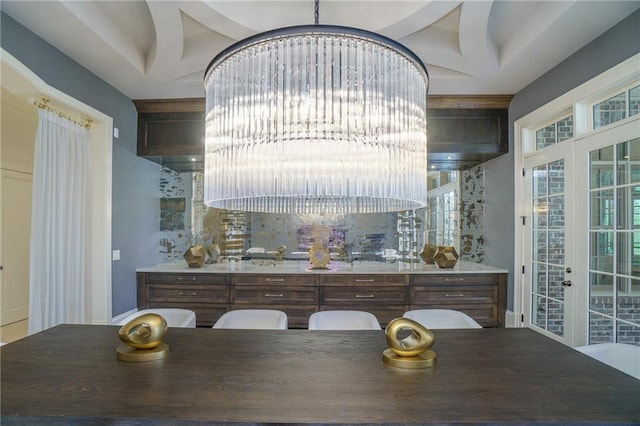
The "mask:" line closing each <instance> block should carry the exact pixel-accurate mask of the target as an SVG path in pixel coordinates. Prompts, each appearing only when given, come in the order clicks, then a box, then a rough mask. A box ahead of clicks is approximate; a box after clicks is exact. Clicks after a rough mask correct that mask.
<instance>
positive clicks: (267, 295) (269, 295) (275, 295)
mask: <svg viewBox="0 0 640 426" xmlns="http://www.w3.org/2000/svg"><path fill="white" fill-rule="evenodd" d="M264 297H284V294H282V293H277V294H273V293H266V294H265V295H264Z"/></svg>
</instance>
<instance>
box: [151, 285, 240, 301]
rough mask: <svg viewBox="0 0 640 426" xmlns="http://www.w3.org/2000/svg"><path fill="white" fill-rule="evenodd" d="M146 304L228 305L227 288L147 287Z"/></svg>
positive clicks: (210, 286) (212, 286)
mask: <svg viewBox="0 0 640 426" xmlns="http://www.w3.org/2000/svg"><path fill="white" fill-rule="evenodd" d="M147 301H148V302H176V303H186V302H193V303H228V302H229V287H227V286H221V285H208V286H204V285H199V286H198V285H180V286H176V285H168V284H166V285H163V284H148V285H147Z"/></svg>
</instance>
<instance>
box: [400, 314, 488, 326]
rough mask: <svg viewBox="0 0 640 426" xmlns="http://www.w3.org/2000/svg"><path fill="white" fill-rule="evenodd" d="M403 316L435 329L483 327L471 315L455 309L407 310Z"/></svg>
mask: <svg viewBox="0 0 640 426" xmlns="http://www.w3.org/2000/svg"><path fill="white" fill-rule="evenodd" d="M402 316H403V317H405V318H409V319H412V320H414V321H416V322H419V323H420V324H422V325H423V326H425V327H427V328H429V329H434V330H437V329H444V328H482V326H481V325H480V324H478V323H477V322H476V321H475V320H474V319H473V318H471V317H470V316H469V315H467V314H465V313H464V312H460V311H456V310H453V309H414V310H411V311H407V312H405V313H404V314H403V315H402Z"/></svg>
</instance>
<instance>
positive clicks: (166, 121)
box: [133, 95, 511, 172]
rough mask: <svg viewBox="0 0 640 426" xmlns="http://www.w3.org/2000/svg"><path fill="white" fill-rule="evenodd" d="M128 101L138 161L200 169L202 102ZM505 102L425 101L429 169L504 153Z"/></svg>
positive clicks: (502, 98)
mask: <svg viewBox="0 0 640 426" xmlns="http://www.w3.org/2000/svg"><path fill="white" fill-rule="evenodd" d="M133 102H134V103H135V105H136V108H137V110H138V155H139V156H141V157H144V158H147V159H149V160H151V161H155V162H156V163H159V164H162V165H164V166H165V167H168V168H170V169H173V170H175V171H178V172H185V171H195V170H202V169H203V166H204V109H205V101H204V98H190V99H145V100H134V101H133ZM510 102H511V96H501V95H494V96H429V98H428V101H427V106H428V111H427V121H428V124H427V126H428V128H427V131H428V145H427V151H428V160H427V161H428V163H429V169H433V170H463V169H466V168H469V167H473V166H475V165H478V164H480V163H483V162H485V161H487V160H490V159H492V158H495V157H497V156H500V155H502V154H506V153H507V152H508V151H509V143H508V138H509V134H508V129H509V125H508V121H507V120H508V108H509V103H510ZM432 166H435V167H432Z"/></svg>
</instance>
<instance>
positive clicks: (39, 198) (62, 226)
mask: <svg viewBox="0 0 640 426" xmlns="http://www.w3.org/2000/svg"><path fill="white" fill-rule="evenodd" d="M38 116H39V122H38V130H37V133H36V142H35V154H34V170H33V204H32V214H31V250H30V260H29V292H30V293H29V334H31V333H36V332H38V331H41V330H45V329H47V328H50V327H53V326H55V325H58V324H62V323H75V324H80V323H88V322H89V318H91V317H90V312H89V309H90V306H91V303H90V294H89V290H90V281H89V277H90V262H89V260H90V255H91V254H90V253H89V247H90V244H89V238H90V232H89V226H90V223H89V218H90V212H89V206H90V195H91V194H90V188H91V186H90V184H91V182H90V179H91V146H90V137H89V130H88V129H86V128H84V127H82V126H80V125H78V124H75V123H73V122H71V121H69V120H68V119H66V118H64V117H59V116H58V115H57V114H55V113H53V112H50V111H46V110H43V109H39V110H38Z"/></svg>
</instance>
